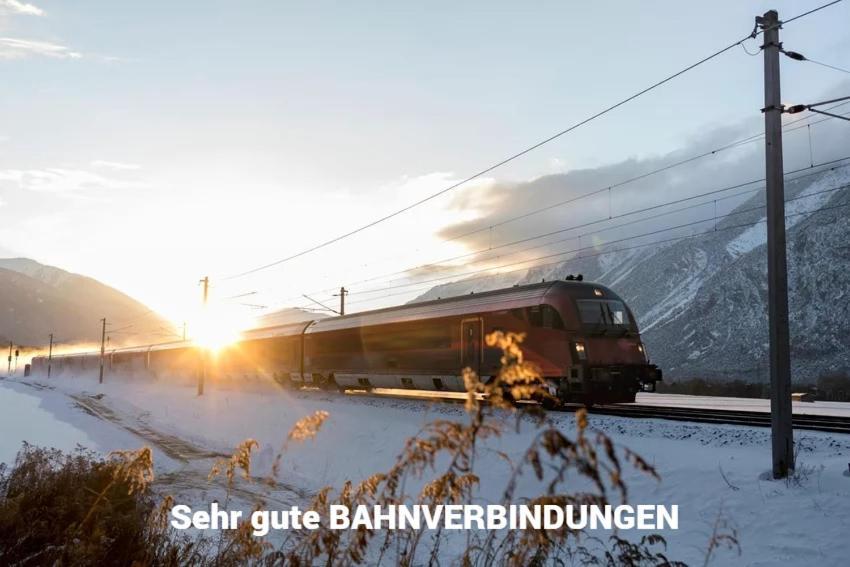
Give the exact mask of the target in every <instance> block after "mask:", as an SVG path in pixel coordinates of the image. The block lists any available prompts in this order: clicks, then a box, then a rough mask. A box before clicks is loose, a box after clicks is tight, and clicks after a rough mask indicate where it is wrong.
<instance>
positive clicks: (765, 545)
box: [15, 380, 850, 565]
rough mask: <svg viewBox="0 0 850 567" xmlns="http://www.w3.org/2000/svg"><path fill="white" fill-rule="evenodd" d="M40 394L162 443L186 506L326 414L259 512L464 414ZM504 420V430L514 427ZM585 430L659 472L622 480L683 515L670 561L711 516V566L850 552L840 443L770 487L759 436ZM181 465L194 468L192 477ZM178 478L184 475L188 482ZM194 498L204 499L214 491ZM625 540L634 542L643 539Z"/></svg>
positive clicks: (366, 468)
mask: <svg viewBox="0 0 850 567" xmlns="http://www.w3.org/2000/svg"><path fill="white" fill-rule="evenodd" d="M42 383H43V382H42ZM49 386H51V387H54V388H55V389H54V390H33V392H35V394H34V395H43V396H44V397H45V399H53V401H52V402H47V403H45V404H44V406H45V409H47V410H48V411H58V410H59V409H61V411H65V412H67V411H68V408H69V407H70V408H71V409H72V410H73V406H71V405H68V404H66V407H65V408H59V407H58V401H57V399H58V398H59V397H62V396H65V397H66V399H69V400H75V402H74V403H77V404H80V405H81V406H82V407H87V408H88V410H89V411H90V412H92V413H94V414H95V415H97V414H99V415H100V416H101V417H100V418H97V417H92V415H86V418H87V420H86V421H85V423H83V422H82V421H77V422H75V425H76V426H77V427H82V428H83V429H84V430H85V431H86V432H87V434H89V435H92V437H96V434H95V433H93V432H94V431H96V430H97V429H101V430H104V429H105V430H110V431H113V433H110V434H107V435H104V434H101V436H100V437H99V438H97V442H98V443H99V445H100V447H101V448H104V445H108V443H109V439H111V440H112V442H113V443H117V442H119V441H120V442H121V443H124V444H123V445H120V447H121V448H127V447H136V446H138V445H140V444H141V443H148V444H154V445H155V446H156V447H158V451H159V453H160V454H165V455H166V457H167V458H168V459H171V465H170V466H171V467H172V472H169V471H168V470H166V471H164V476H165V478H166V479H167V478H169V476H168V475H169V474H171V475H172V477H171V478H173V479H174V486H173V487H172V488H173V489H174V490H173V491H172V492H176V494H177V495H178V501H179V499H180V498H182V497H187V498H188V497H190V492H187V491H188V490H189V488H191V486H190V485H191V484H192V483H194V484H195V485H197V486H200V485H203V483H204V482H205V481H204V476H203V474H202V473H203V471H205V470H208V466H209V463H210V462H211V455H213V454H215V453H229V452H230V451H231V450H232V448H233V447H235V446H236V444H237V443H239V442H240V441H242V440H243V439H245V438H248V437H252V438H255V439H257V441H258V442H259V444H260V451H259V456H258V458H257V459H255V464H256V467H257V469H256V472H257V474H262V473H264V472H265V471H267V470H268V469H269V467H270V465H271V462H272V459H273V456H274V454H275V453H276V452H277V450H278V449H279V448H280V446H281V445H282V443H283V441H284V439H285V438H286V435H287V433H288V432H289V430H290V428H291V427H292V425H293V424H294V423H295V422H296V421H297V420H298V419H300V418H302V417H304V416H306V415H309V414H312V413H313V412H314V411H316V410H325V411H328V412H329V413H330V417H329V418H328V420H327V422H326V423H325V425H324V426H323V428H322V430H321V432H320V433H319V435H318V437H317V438H316V439H315V440H313V441H309V442H307V443H305V444H303V445H295V446H292V447H291V448H290V449H289V450H288V451H287V453H286V454H285V455H284V459H283V469H282V474H281V476H280V479H281V481H282V486H283V488H281V489H280V490H277V491H276V492H274V493H273V494H271V495H270V496H271V500H268V499H267V502H270V503H269V504H268V505H269V506H273V505H274V502H283V501H286V502H295V503H299V504H300V503H303V502H306V500H307V499H309V497H310V495H311V494H312V493H314V492H315V491H316V490H318V489H319V488H321V487H323V486H325V485H328V484H330V485H334V486H340V485H341V484H342V483H343V482H344V481H345V480H348V479H351V480H355V481H357V480H361V479H363V478H365V477H367V476H368V475H370V474H372V473H374V472H378V471H383V470H386V469H388V468H389V467H390V466H391V465H392V464H393V462H394V461H395V459H396V457H397V455H398V454H399V452H400V450H401V448H402V446H403V443H404V441H405V439H407V438H408V437H410V436H412V435H415V434H416V433H417V432H418V431H419V430H420V428H421V427H422V426H423V425H424V424H425V423H427V422H429V421H431V420H433V419H435V418H441V419H465V414H464V411H463V408H462V407H461V406H460V405H455V404H447V403H441V402H435V403H429V402H425V401H418V400H400V399H386V398H376V397H367V396H357V395H343V394H336V393H325V392H295V393H290V392H284V391H280V392H278V393H275V394H268V393H266V394H261V393H257V392H239V391H233V390H231V391H221V390H219V391H216V390H214V389H212V390H209V391H208V393H207V394H206V395H205V396H203V397H200V398H199V397H198V396H196V394H195V391H194V389H193V388H188V387H173V388H166V387H163V386H161V385H160V386H157V385H155V384H133V383H129V382H121V381H108V382H107V383H106V384H103V385H98V384H97V383H96V381H92V382H85V381H80V380H76V381H59V380H53V381H52V382H51V383H50V384H49ZM15 387H16V388H23V387H24V386H21V385H16V386H15ZM73 411H76V412H77V413H78V414H82V412H81V411H79V410H73ZM66 419H71V418H67V417H66ZM73 419H78V418H73ZM554 419H555V420H556V421H557V423H558V425H559V427H560V428H562V429H563V430H564V431H565V432H567V433H568V434H571V433H572V432H574V430H575V423H574V419H573V416H572V414H569V413H560V414H554ZM506 420H507V421H506V423H507V424H509V425H512V424H513V420H512V419H511V418H506ZM590 423H591V427H593V428H597V429H599V430H601V431H603V432H605V433H607V434H608V435H610V436H611V437H612V439H613V440H614V442H615V443H617V444H618V445H619V446H626V447H629V448H630V449H632V450H634V451H636V452H637V453H638V454H640V455H642V456H643V457H644V458H645V459H646V460H647V461H648V462H650V463H651V464H653V465H654V466H655V467H656V468H657V469H658V471H659V473H660V474H661V477H662V481H661V482H660V483H658V482H656V481H654V480H653V479H651V478H648V477H646V476H644V475H642V474H638V473H636V472H634V471H630V472H629V473H628V474H627V477H626V481H627V483H628V485H629V488H630V493H629V501H630V502H631V503H633V504H668V505H669V504H678V505H679V525H680V529H679V530H678V531H675V532H674V531H669V532H667V533H663V534H662V535H664V536H665V537H666V538H667V540H668V544H669V556H670V557H671V558H674V559H680V560H684V561H687V562H689V563H697V564H700V563H702V561H703V558H704V553H705V550H706V548H707V545H708V541H709V538H710V536H711V532H712V529H713V526H714V524H715V521H716V520H717V518H718V517H719V516H722V517H724V518H726V519H728V520H729V521H731V523H732V524H733V525H734V526H735V527H736V529H737V530H738V537H739V540H740V543H741V548H742V556H741V557H740V558H738V557H737V556H736V555H734V554H731V555H730V553H729V552H725V554H721V555H720V556H719V557H718V559H717V561H716V564H731V563H734V564H743V565H774V564H779V563H782V564H786V565H808V564H813V563H819V564H840V563H842V562H843V561H845V560H846V557H848V556H850V538H847V537H846V534H847V533H850V512H848V510H850V478H848V477H847V476H844V471H845V470H847V466H848V464H847V463H848V461H850V436H839V435H835V436H833V435H829V434H823V433H817V432H797V433H796V435H797V440H798V442H799V444H798V451H799V457H798V469H800V470H803V471H804V474H803V475H801V478H800V479H799V483H786V482H776V481H772V480H766V478H767V477H766V476H765V474H766V472H767V471H768V469H769V466H770V437H769V435H770V433H769V430H767V429H755V428H747V427H740V426H722V425H713V424H688V423H680V422H665V421H661V420H632V419H626V418H617V417H608V416H595V415H594V416H591V421H590ZM115 430H120V431H123V432H124V433H125V434H128V435H129V432H130V431H131V430H132V431H134V432H135V433H134V435H135V439H133V440H132V441H131V442H128V439H127V438H126V437H125V438H123V439H121V438H120V436H118V435H117V434H115V433H114V431H115ZM507 430H508V431H507V433H506V434H505V436H504V437H503V438H501V439H500V440H497V441H494V442H492V443H488V444H487V445H486V447H485V448H484V450H482V452H481V453H480V454H479V457H478V463H477V472H479V473H480V475H481V487H480V490H479V491H478V497H477V502H475V503H492V502H498V501H499V498H500V495H501V491H502V490H503V488H504V486H505V483H506V479H507V475H508V474H509V472H510V469H509V467H508V466H507V464H506V463H505V462H504V461H503V459H502V458H501V457H499V456H498V454H497V451H503V452H504V453H506V454H508V455H509V456H510V457H511V458H513V459H515V460H516V459H518V458H519V456H520V455H521V454H522V451H523V450H524V449H525V448H526V447H527V446H528V444H529V442H530V439H531V435H532V433H533V431H532V429H531V428H530V427H529V426H525V427H522V428H521V429H520V431H519V432H515V431H513V430H512V428H511V427H508V428H507ZM110 448H119V446H114V447H110ZM193 451H194V453H193ZM187 462H188V463H193V462H194V463H196V465H195V468H194V469H192V468H191V466H188V465H186V463H187ZM180 463H183V464H180ZM166 469H167V467H166ZM174 470H179V471H182V473H181V474H176V473H174V472H173V471H174ZM187 470H193V471H194V472H193V474H192V475H188V474H185V473H186V471H187ZM197 486H196V487H195V488H197ZM541 492H542V489H541V487H539V486H536V483H535V482H534V481H532V480H531V479H526V480H525V481H524V482H523V483H521V486H520V490H519V493H520V494H522V495H532V494H539V493H541ZM191 494H192V496H191V497H194V498H201V499H203V498H206V499H207V500H206V502H207V503H208V502H209V499H210V498H212V497H213V496H212V495H213V494H214V492H213V491H210V492H197V491H196V492H194V493H191ZM626 535H628V536H629V537H632V536H634V537H632V539H635V538H637V537H639V535H640V534H637V533H636V534H626ZM603 537H604V534H603Z"/></svg>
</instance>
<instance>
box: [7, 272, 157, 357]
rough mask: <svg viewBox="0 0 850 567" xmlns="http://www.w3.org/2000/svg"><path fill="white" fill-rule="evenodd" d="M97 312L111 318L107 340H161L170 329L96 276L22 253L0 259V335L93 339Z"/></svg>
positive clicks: (24, 341) (21, 339) (38, 341)
mask: <svg viewBox="0 0 850 567" xmlns="http://www.w3.org/2000/svg"><path fill="white" fill-rule="evenodd" d="M102 317H106V319H107V321H108V322H112V323H113V325H112V326H111V327H112V328H113V329H114V332H113V333H112V335H111V336H110V339H111V340H110V343H111V344H123V343H129V344H139V343H144V342H162V341H163V340H167V337H165V335H166V334H167V333H171V332H174V329H173V328H172V326H171V324H170V323H169V322H168V321H166V320H165V319H163V318H161V317H159V316H158V315H157V314H155V313H153V312H152V311H151V310H150V309H149V308H147V307H146V306H144V305H143V304H141V303H139V302H138V301H136V300H135V299H133V298H131V297H129V296H127V295H125V294H123V293H121V292H120V291H118V290H116V289H113V288H111V287H109V286H107V285H104V284H102V283H100V282H98V281H97V280H94V279H92V278H89V277H86V276H81V275H78V274H73V273H70V272H66V271H65V270H61V269H59V268H55V267H53V266H46V265H44V264H40V263H38V262H36V261H34V260H29V259H27V258H6V259H0V340H3V341H6V342H8V341H10V340H11V341H14V342H15V344H21V345H30V346H38V345H46V344H47V342H48V335H49V334H50V333H53V334H54V339H55V341H56V342H64V343H69V342H89V341H91V342H97V343H99V342H100V331H101V325H100V319H101V318H102ZM119 327H123V329H121V330H119ZM107 329H109V328H107Z"/></svg>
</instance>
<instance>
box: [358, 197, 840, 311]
mask: <svg viewBox="0 0 850 567" xmlns="http://www.w3.org/2000/svg"><path fill="white" fill-rule="evenodd" d="M846 188H850V184H848V185H842V186H839V187H834V188H832V189H830V190H826V191H823V192H828V191H836V190H840V189H846ZM801 198H804V197H801ZM789 200H790V199H789ZM848 206H850V203H844V204H840V205H831V206H826V207H818V208H815V209H810V210H808V211H802V212H799V213H791V214H788V215H785V218H786V219H787V218H791V217H795V216H800V215H809V214H814V213H818V212H822V211H828V210H833V209H840V208H843V207H848ZM758 209H761V207H758ZM752 210H755V209H752ZM721 218H722V217H721ZM712 220H715V219H713V218H708V219H703V220H701V221H694V222H692V223H688V224H685V225H680V226H678V227H670V228H668V229H663V230H661V231H657V232H665V231H669V230H675V229H678V228H683V227H686V226H688V225H696V224H700V223H705V222H710V221H712ZM764 222H766V221H765V220H759V221H757V222H756V223H743V224H737V225H731V226H725V227H722V228H716V229H715V228H712V229H711V230H707V231H703V232H697V233H693V234H688V235H684V236H674V237H671V238H666V239H663V240H657V241H653V242H648V243H644V244H636V245H633V246H627V247H623V248H616V249H614V250H603V251H599V252H596V253H593V254H588V255H585V256H582V257H581V258H573V259H571V260H566V261H564V260H559V261H556V262H547V263H543V264H534V265H531V266H526V267H522V268H516V269H514V270H508V271H505V272H499V273H498V274H485V275H483V276H477V277H472V278H467V279H465V280H462V281H463V282H470V281H474V280H479V279H484V278H489V277H492V276H494V275H504V274H510V273H513V272H519V271H523V270H531V269H534V268H544V267H548V266H555V265H558V264H563V263H565V262H569V261H572V260H584V259H587V258H594V257H597V256H604V255H605V254H614V253H617V252H626V251H629V250H635V249H639V248H646V247H649V246H657V245H660V244H667V243H669V242H676V241H680V240H686V239H688V238H698V237H704V236H709V235H711V234H716V233H718V232H725V231H728V230H734V229H738V228H748V227H751V226H753V225H754V224H763V223H764ZM650 234H651V233H647V234H645V235H636V236H631V237H629V238H624V239H620V240H616V241H610V242H606V243H605V244H604V246H608V245H610V244H615V243H617V242H620V241H624V240H632V239H634V238H640V237H642V236H649V235H650ZM592 249H595V247H591V246H587V247H584V248H576V249H573V250H568V251H565V252H563V253H560V254H552V255H547V256H543V257H541V258H548V257H552V256H557V255H564V254H568V253H571V252H578V251H583V250H592ZM535 259H536V258H532V259H530V260H526V261H524V262H515V263H514V264H508V265H507V266H508V267H510V266H511V265H516V264H522V263H527V262H532V261H534V260H535ZM490 269H497V268H487V269H485V270H479V271H478V272H477V273H480V272H483V271H488V270H490ZM432 287H433V286H432V285H428V286H425V287H422V288H418V289H411V290H407V291H403V292H400V293H394V294H386V295H383V296H381V297H380V298H368V299H360V300H354V301H350V302H349V304H358V303H365V302H369V301H375V300H376V299H383V298H385V297H394V296H398V295H407V294H409V293H411V292H416V291H426V290H428V289H431V288H432Z"/></svg>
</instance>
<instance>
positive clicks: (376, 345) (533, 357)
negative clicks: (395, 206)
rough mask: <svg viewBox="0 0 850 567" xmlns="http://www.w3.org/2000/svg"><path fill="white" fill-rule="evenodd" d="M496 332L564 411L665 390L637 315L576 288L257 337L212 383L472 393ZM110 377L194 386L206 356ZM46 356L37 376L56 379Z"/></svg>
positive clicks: (151, 358) (137, 354)
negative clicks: (512, 338) (511, 338)
mask: <svg viewBox="0 0 850 567" xmlns="http://www.w3.org/2000/svg"><path fill="white" fill-rule="evenodd" d="M494 330H504V331H515V332H523V333H525V334H526V338H525V341H524V342H523V345H522V347H523V351H524V353H525V356H526V359H527V360H529V361H530V362H534V363H536V364H537V366H538V367H539V368H540V369H541V371H542V374H543V376H544V377H545V378H546V379H547V381H548V382H549V384H550V389H551V391H552V392H553V393H555V394H556V395H557V397H558V398H559V399H561V400H562V401H564V402H579V403H587V404H594V403H615V402H631V401H634V399H635V394H636V393H637V392H638V391H639V390H647V391H653V390H654V389H655V383H656V381H658V380H661V370H660V369H659V368H658V367H656V366H655V365H653V364H650V363H649V362H648V360H647V356H646V350H645V348H644V346H643V344H642V343H641V340H640V335H639V333H638V328H637V325H636V323H635V319H634V316H633V315H632V313H631V311H630V310H629V308H628V307H627V306H626V304H625V303H624V302H623V300H622V299H620V298H619V297H618V296H617V295H616V294H615V293H614V292H613V291H611V290H610V289H608V288H606V287H604V286H601V285H598V284H593V283H587V282H582V281H578V280H575V279H571V280H568V281H552V282H545V283H539V284H532V285H525V286H515V287H512V288H508V289H501V290H497V291H490V292H485V293H476V294H470V295H467V296H462V297H453V298H447V299H438V300H435V301H427V302H423V303H415V304H411V305H403V306H400V307H391V308H387V309H378V310H375V311H367V312H362V313H355V314H352V315H345V316H342V317H333V318H328V319H321V320H316V321H305V322H302V323H296V324H291V325H284V326H278V327H270V328H265V329H256V330H253V331H249V332H247V333H245V334H244V336H243V339H242V340H241V341H240V342H238V343H236V344H234V345H231V346H229V347H227V348H225V349H222V350H221V351H219V352H218V353H217V355H216V356H214V357H212V358H211V359H210V360H209V361H208V363H207V365H206V368H207V370H206V373H207V380H208V381H209V382H210V383H212V384H218V385H227V384H231V383H240V384H243V385H244V384H245V383H251V382H265V383H272V382H275V383H277V384H279V385H281V386H284V387H301V386H304V385H311V386H317V387H321V388H335V389H336V388H339V389H342V390H344V389H364V388H366V389H369V388H407V389H415V390H445V391H464V385H463V380H462V378H461V371H462V369H463V368H465V367H471V368H472V369H473V370H475V371H477V372H478V374H479V375H480V376H482V377H483V378H485V379H486V378H487V377H491V376H493V375H495V374H496V373H497V372H498V369H499V359H500V356H501V351H499V350H498V349H495V348H490V347H487V346H486V345H485V343H484V335H485V334H487V333H490V332H492V331H494ZM104 362H105V367H106V370H105V372H106V374H107V376H109V375H120V376H122V377H125V378H131V379H141V380H168V381H177V380H180V381H194V380H196V379H197V372H199V368H200V350H199V349H198V348H197V347H195V346H193V345H191V344H190V343H183V342H181V343H170V344H161V345H152V346H146V347H137V348H127V349H116V350H111V351H108V352H107V354H106V359H105V361H104ZM47 363H48V361H47V360H46V357H37V358H34V359H33V366H32V370H33V373H36V374H41V375H45V374H46V373H47V371H46V369H47ZM51 366H52V375H53V376H56V377H59V376H66V375H67V376H84V375H96V374H97V372H99V366H100V353H99V352H94V353H80V354H71V355H62V356H54V357H53V359H52V361H51Z"/></svg>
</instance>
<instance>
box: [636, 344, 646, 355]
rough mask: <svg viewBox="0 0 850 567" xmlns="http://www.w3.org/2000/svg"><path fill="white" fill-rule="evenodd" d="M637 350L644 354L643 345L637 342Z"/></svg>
mask: <svg viewBox="0 0 850 567" xmlns="http://www.w3.org/2000/svg"><path fill="white" fill-rule="evenodd" d="M637 347H638V352H639V353H641V354H646V351H645V350H644V349H643V345H642V344H640V343H638V346H637Z"/></svg>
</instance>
